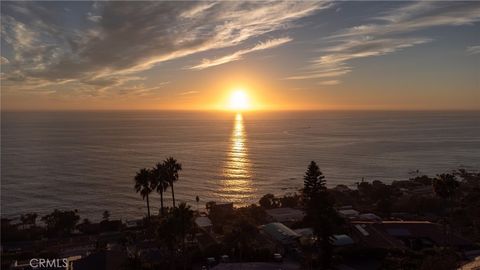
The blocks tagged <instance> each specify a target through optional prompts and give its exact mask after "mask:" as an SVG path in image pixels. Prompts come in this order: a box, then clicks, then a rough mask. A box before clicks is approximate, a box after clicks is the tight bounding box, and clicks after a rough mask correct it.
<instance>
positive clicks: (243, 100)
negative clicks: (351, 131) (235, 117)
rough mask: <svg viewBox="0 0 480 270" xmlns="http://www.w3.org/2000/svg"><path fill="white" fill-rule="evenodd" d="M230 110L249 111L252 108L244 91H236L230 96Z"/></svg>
mask: <svg viewBox="0 0 480 270" xmlns="http://www.w3.org/2000/svg"><path fill="white" fill-rule="evenodd" d="M229 108H230V109H231V110H247V109H249V108H250V103H249V100H248V95H247V93H246V92H245V90H243V89H236V90H234V91H233V92H232V94H231V95H230V104H229Z"/></svg>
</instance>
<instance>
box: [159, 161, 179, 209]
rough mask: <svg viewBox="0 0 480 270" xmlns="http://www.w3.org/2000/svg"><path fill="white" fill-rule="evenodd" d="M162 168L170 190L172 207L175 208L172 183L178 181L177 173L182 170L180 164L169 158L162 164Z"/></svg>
mask: <svg viewBox="0 0 480 270" xmlns="http://www.w3.org/2000/svg"><path fill="white" fill-rule="evenodd" d="M163 166H164V168H165V177H166V180H167V182H168V184H169V186H170V188H171V189H172V200H173V207H174V208H175V191H174V189H173V183H174V182H176V181H178V173H179V171H181V170H182V164H180V163H178V162H177V160H176V159H174V158H173V157H169V158H167V159H166V160H165V161H164V162H163Z"/></svg>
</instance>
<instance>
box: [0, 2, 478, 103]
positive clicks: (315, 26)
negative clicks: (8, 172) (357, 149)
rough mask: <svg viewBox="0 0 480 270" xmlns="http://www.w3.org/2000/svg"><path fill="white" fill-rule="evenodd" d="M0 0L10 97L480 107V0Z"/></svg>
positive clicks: (4, 88)
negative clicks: (237, 96) (234, 95)
mask: <svg viewBox="0 0 480 270" xmlns="http://www.w3.org/2000/svg"><path fill="white" fill-rule="evenodd" d="M1 8H2V9H1V10H2V11H1V12H2V13H1V24H2V25H1V45H2V47H1V97H2V103H1V105H2V110H47V109H48V110H64V109H75V110H82V109H85V110H97V109H106V110H110V109H115V110H116V109H192V110H196V109H202V110H203V109H206V110H216V109H226V108H228V106H229V105H228V104H229V102H231V95H232V93H234V92H235V91H237V92H238V91H240V92H242V93H243V94H245V95H247V98H248V103H249V104H248V108H249V109H259V110H261V109H265V110H282V109H373V110H375V109H394V110H397V109H408V110H411V109H413V110H418V109H434V110H438V109H480V79H479V78H480V3H479V2H431V1H429V2H403V1H399V2H348V1H347V2H310V1H308V2H292V1H288V2H281V1H273V2H267V1H263V2H140V3H139V2H137V3H135V2H95V3H94V2H1ZM239 89H240V90H239ZM243 94H242V95H243ZM241 98H242V99H243V98H245V97H243V96H242V97H241ZM229 100H230V101H229ZM242 102H244V101H242Z"/></svg>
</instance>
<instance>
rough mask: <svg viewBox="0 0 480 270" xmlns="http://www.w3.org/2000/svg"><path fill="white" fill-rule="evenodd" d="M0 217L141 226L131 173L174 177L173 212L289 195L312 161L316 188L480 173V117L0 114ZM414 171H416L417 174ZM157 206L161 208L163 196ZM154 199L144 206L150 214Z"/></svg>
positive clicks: (348, 113)
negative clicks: (172, 165)
mask: <svg viewBox="0 0 480 270" xmlns="http://www.w3.org/2000/svg"><path fill="white" fill-rule="evenodd" d="M1 118H2V123H1V127H2V129H1V211H2V213H1V215H2V217H14V216H18V215H20V214H22V213H27V212H37V213H39V214H41V215H43V214H46V213H49V212H51V211H52V210H53V209H56V208H57V209H78V211H79V214H80V215H81V216H82V218H84V217H88V218H90V219H92V220H99V219H101V216H102V212H103V211H104V210H109V211H110V213H111V215H112V217H115V218H122V219H133V218H140V217H142V216H144V215H145V214H146V206H145V202H144V201H143V200H142V198H141V196H140V195H139V194H136V193H135V191H134V189H133V183H134V181H133V177H134V176H135V173H136V171H137V170H139V169H140V168H144V167H147V168H148V167H152V166H154V165H155V163H157V162H159V161H162V160H163V159H165V158H166V157H169V156H173V157H175V158H176V159H177V160H178V161H179V162H180V163H181V164H182V166H183V170H182V171H181V173H180V180H179V181H178V182H177V183H175V195H176V199H177V200H178V201H185V202H187V203H189V204H191V205H192V208H193V209H196V208H197V203H196V202H195V197H196V196H197V195H198V196H199V198H200V202H199V204H198V206H199V207H200V208H202V207H204V205H205V203H206V202H208V201H217V202H234V204H235V205H237V206H241V205H247V204H250V203H256V202H258V200H259V199H260V197H261V196H262V195H264V194H266V193H274V194H277V195H281V194H285V193H292V192H295V191H297V190H298V189H299V188H301V186H302V184H303V182H302V181H303V179H302V177H303V174H304V172H305V170H306V168H307V165H308V163H309V162H310V161H311V160H315V161H316V162H317V163H318V164H319V166H320V169H321V170H322V172H323V173H324V175H325V176H326V180H327V184H328V186H330V187H333V186H335V185H338V184H344V185H347V186H351V187H354V186H355V183H356V182H359V181H361V180H362V178H363V179H365V180H368V181H371V180H381V181H384V182H391V181H394V180H405V179H408V178H409V177H411V176H413V175H415V174H417V173H419V174H429V175H432V176H433V175H435V174H438V173H443V172H448V171H451V170H453V169H456V168H459V167H462V168H466V169H472V170H478V169H480V112H478V111H477V112H384V111H369V112H367V111H310V112H244V113H242V114H237V113H233V112H165V111H122V112H120V111H116V112H2V115H1ZM417 170H418V171H419V172H416V171H417ZM166 197H167V198H166V199H167V201H166V205H170V204H171V200H170V194H169V193H167V196H166ZM159 204H160V202H159V199H158V195H156V194H154V195H152V198H151V205H152V208H153V210H152V211H153V212H154V213H155V212H157V211H158V206H159Z"/></svg>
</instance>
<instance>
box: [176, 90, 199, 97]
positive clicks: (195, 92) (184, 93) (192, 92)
mask: <svg viewBox="0 0 480 270" xmlns="http://www.w3.org/2000/svg"><path fill="white" fill-rule="evenodd" d="M198 93H200V91H187V92H182V93H180V94H178V95H179V96H187V95H194V94H198Z"/></svg>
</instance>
